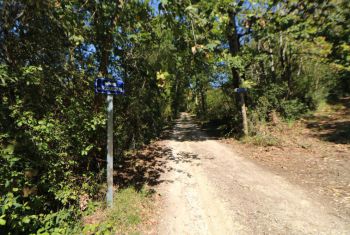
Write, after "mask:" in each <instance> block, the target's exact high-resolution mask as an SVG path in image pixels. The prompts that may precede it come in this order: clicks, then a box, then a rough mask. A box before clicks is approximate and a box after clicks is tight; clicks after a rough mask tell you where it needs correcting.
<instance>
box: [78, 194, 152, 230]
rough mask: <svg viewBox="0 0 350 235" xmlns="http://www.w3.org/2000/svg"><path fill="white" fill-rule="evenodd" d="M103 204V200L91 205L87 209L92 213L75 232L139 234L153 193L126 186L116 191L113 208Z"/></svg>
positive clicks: (85, 217) (84, 218)
mask: <svg viewBox="0 0 350 235" xmlns="http://www.w3.org/2000/svg"><path fill="white" fill-rule="evenodd" d="M102 205H104V203H102V202H98V203H95V204H91V205H90V208H89V209H87V210H90V213H89V214H88V215H86V216H84V217H83V219H82V222H81V223H80V224H79V225H78V229H75V230H76V231H75V234H97V235H98V234H139V233H140V232H141V231H140V225H141V223H142V222H143V221H144V220H145V219H147V218H145V215H147V211H148V210H149V208H150V206H151V193H150V191H149V190H146V189H142V190H141V191H136V190H135V189H134V188H126V189H122V190H119V191H118V192H117V193H116V195H115V198H114V206H113V208H111V209H109V208H104V207H103V206H102Z"/></svg>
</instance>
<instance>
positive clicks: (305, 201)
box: [158, 113, 350, 235]
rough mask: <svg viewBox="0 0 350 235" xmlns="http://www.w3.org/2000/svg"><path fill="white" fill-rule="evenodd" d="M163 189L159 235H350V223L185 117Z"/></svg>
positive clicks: (178, 129)
mask: <svg viewBox="0 0 350 235" xmlns="http://www.w3.org/2000/svg"><path fill="white" fill-rule="evenodd" d="M163 144H165V145H166V146H167V147H169V148H171V149H172V156H171V157H170V158H169V159H168V167H169V168H170V169H171V171H169V172H168V173H166V174H164V175H163V176H162V178H163V180H164V182H167V183H164V184H162V185H160V186H159V189H158V191H159V193H160V194H161V195H162V198H163V199H162V200H163V203H162V205H163V208H161V216H160V219H159V227H158V234H181V235H182V234H350V220H349V219H346V218H339V217H337V216H336V215H335V214H334V213H332V211H333V210H332V208H330V206H328V205H326V204H324V203H321V201H318V200H317V199H316V198H312V197H311V196H310V195H308V193H307V192H305V191H304V190H303V189H302V188H300V187H298V186H296V185H293V184H291V183H289V182H288V181H286V180H285V179H284V178H282V177H280V176H278V175H275V174H273V173H271V172H269V171H267V170H266V169H262V168H261V167H259V166H257V165H256V164H254V163H253V162H251V161H249V160H247V159H244V158H241V157H239V156H238V155H237V154H236V153H235V152H234V151H233V150H232V148H230V147H229V146H227V145H225V144H224V143H220V142H219V141H217V140H215V139H210V138H209V137H207V136H206V135H205V134H204V133H203V132H201V131H200V130H199V129H198V128H197V126H196V125H195V124H193V122H192V120H191V117H190V116H189V115H188V114H186V113H183V114H182V115H181V118H180V119H179V120H178V122H177V124H176V126H175V128H174V132H173V135H172V137H171V138H170V140H166V141H164V143H163Z"/></svg>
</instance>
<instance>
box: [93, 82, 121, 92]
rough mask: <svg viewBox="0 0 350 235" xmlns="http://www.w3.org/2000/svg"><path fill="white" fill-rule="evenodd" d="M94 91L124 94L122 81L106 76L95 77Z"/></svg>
mask: <svg viewBox="0 0 350 235" xmlns="http://www.w3.org/2000/svg"><path fill="white" fill-rule="evenodd" d="M95 92H96V93H102V94H108V95H119V94H124V82H123V81H120V80H114V79H108V78H96V80H95Z"/></svg>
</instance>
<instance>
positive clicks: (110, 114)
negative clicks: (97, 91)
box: [107, 95, 113, 207]
mask: <svg viewBox="0 0 350 235" xmlns="http://www.w3.org/2000/svg"><path fill="white" fill-rule="evenodd" d="M107 206H108V207H113V95H107Z"/></svg>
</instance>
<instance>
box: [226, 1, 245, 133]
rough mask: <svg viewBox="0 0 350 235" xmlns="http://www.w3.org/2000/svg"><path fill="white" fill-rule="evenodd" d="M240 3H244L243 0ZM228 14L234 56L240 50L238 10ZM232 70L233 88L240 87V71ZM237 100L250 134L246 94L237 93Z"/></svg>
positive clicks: (229, 36)
mask: <svg viewBox="0 0 350 235" xmlns="http://www.w3.org/2000/svg"><path fill="white" fill-rule="evenodd" d="M240 3H242V4H243V1H241V2H240ZM228 16H229V19H230V22H229V24H228V27H227V39H228V43H229V47H230V54H231V55H232V56H236V55H238V53H239V51H240V42H239V35H238V31H237V25H236V12H234V11H229V12H228ZM231 72H232V77H233V88H234V89H235V88H239V86H240V83H241V78H240V75H239V71H238V69H237V68H235V67H232V68H231ZM236 100H237V102H238V100H240V106H241V107H240V108H241V112H242V124H243V130H242V132H243V134H244V135H248V133H249V129H248V119H247V110H246V105H245V99H244V94H242V93H241V94H237V95H236Z"/></svg>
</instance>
